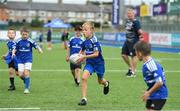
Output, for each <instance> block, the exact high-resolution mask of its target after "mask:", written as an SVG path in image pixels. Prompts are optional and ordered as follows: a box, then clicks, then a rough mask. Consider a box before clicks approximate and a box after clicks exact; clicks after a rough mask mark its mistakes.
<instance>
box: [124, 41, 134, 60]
mask: <svg viewBox="0 0 180 111" xmlns="http://www.w3.org/2000/svg"><path fill="white" fill-rule="evenodd" d="M135 44H136V42H129V41H125V43H124V45H123V47H122V54H124V55H128V56H132V57H133V56H136V52H135V48H134V45H135Z"/></svg>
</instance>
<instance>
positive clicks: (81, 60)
mask: <svg viewBox="0 0 180 111" xmlns="http://www.w3.org/2000/svg"><path fill="white" fill-rule="evenodd" d="M84 59H85V55H81V54H79V59H78V60H77V63H81V62H83V61H84Z"/></svg>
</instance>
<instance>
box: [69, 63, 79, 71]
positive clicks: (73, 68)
mask: <svg viewBox="0 0 180 111" xmlns="http://www.w3.org/2000/svg"><path fill="white" fill-rule="evenodd" d="M76 68H79V69H81V64H72V63H70V69H71V70H75V69H76Z"/></svg>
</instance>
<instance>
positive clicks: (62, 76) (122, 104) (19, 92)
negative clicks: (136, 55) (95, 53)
mask: <svg viewBox="0 0 180 111" xmlns="http://www.w3.org/2000/svg"><path fill="white" fill-rule="evenodd" d="M6 50H7V48H6V45H5V42H1V43H0V55H2V54H4V53H6ZM120 51H121V49H120V48H113V47H103V55H104V58H106V59H105V62H106V74H105V78H106V79H108V80H109V81H110V93H109V94H108V95H103V92H102V88H103V86H100V85H99V84H98V82H97V76H96V75H95V74H93V75H92V76H91V77H90V78H89V79H88V97H87V98H88V105H87V106H78V105H77V103H78V102H79V101H80V98H81V88H80V87H76V86H75V84H74V82H73V78H72V75H71V73H70V70H69V64H68V63H66V62H65V53H66V52H65V50H64V49H63V48H62V45H60V44H56V45H54V46H53V50H52V51H47V50H46V48H44V53H43V54H42V55H40V54H38V53H37V51H35V50H34V54H33V55H34V61H33V67H32V71H31V90H30V91H31V93H30V94H28V95H25V94H23V91H24V86H23V82H22V81H21V80H20V79H19V78H18V77H16V78H15V84H16V91H14V92H9V91H7V88H8V87H9V80H8V71H4V69H7V65H6V64H5V63H4V62H3V61H0V108H30V107H37V108H40V109H41V110H47V109H48V110H145V103H143V102H142V100H141V96H142V94H143V93H142V91H144V90H145V89H146V85H145V83H144V81H143V78H142V74H141V71H140V70H141V65H142V63H140V62H139V63H138V68H137V70H138V72H137V77H136V78H126V77H125V73H126V72H125V71H126V70H127V66H126V65H125V63H124V62H123V61H122V59H121V57H120ZM152 55H153V57H154V58H156V59H158V60H160V62H161V64H162V65H163V67H164V69H165V71H167V72H166V80H167V86H168V89H169V98H168V101H167V103H166V105H165V107H164V108H163V109H164V110H180V98H179V97H180V74H179V73H180V72H177V71H180V70H179V65H180V59H179V56H180V55H178V54H172V53H158V52H153V54H152ZM109 58H114V59H109ZM162 58H171V59H172V60H163V59H162ZM176 58H177V60H175V59H176ZM2 69H3V70H2ZM33 70H34V71H33ZM39 70H44V71H39ZM45 70H49V71H45ZM57 70H58V71H57ZM115 70H117V71H115ZM168 71H176V72H168Z"/></svg>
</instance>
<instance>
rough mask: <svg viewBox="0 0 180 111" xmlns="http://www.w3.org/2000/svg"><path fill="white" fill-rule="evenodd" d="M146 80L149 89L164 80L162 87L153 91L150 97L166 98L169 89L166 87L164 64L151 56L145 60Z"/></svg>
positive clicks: (144, 71)
mask: <svg viewBox="0 0 180 111" xmlns="http://www.w3.org/2000/svg"><path fill="white" fill-rule="evenodd" d="M142 71H143V77H144V81H145V82H146V84H147V86H148V89H147V90H149V89H150V88H152V87H153V85H154V84H155V83H156V82H160V81H161V82H163V85H162V86H161V88H159V89H158V90H156V91H155V92H154V93H152V94H151V95H150V97H149V99H166V98H167V97H168V90H167V87H166V83H165V82H166V79H165V75H164V71H163V68H162V66H161V65H160V64H159V63H157V62H156V61H154V59H153V58H151V59H150V60H149V61H147V62H145V63H144V64H143V67H142Z"/></svg>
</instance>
